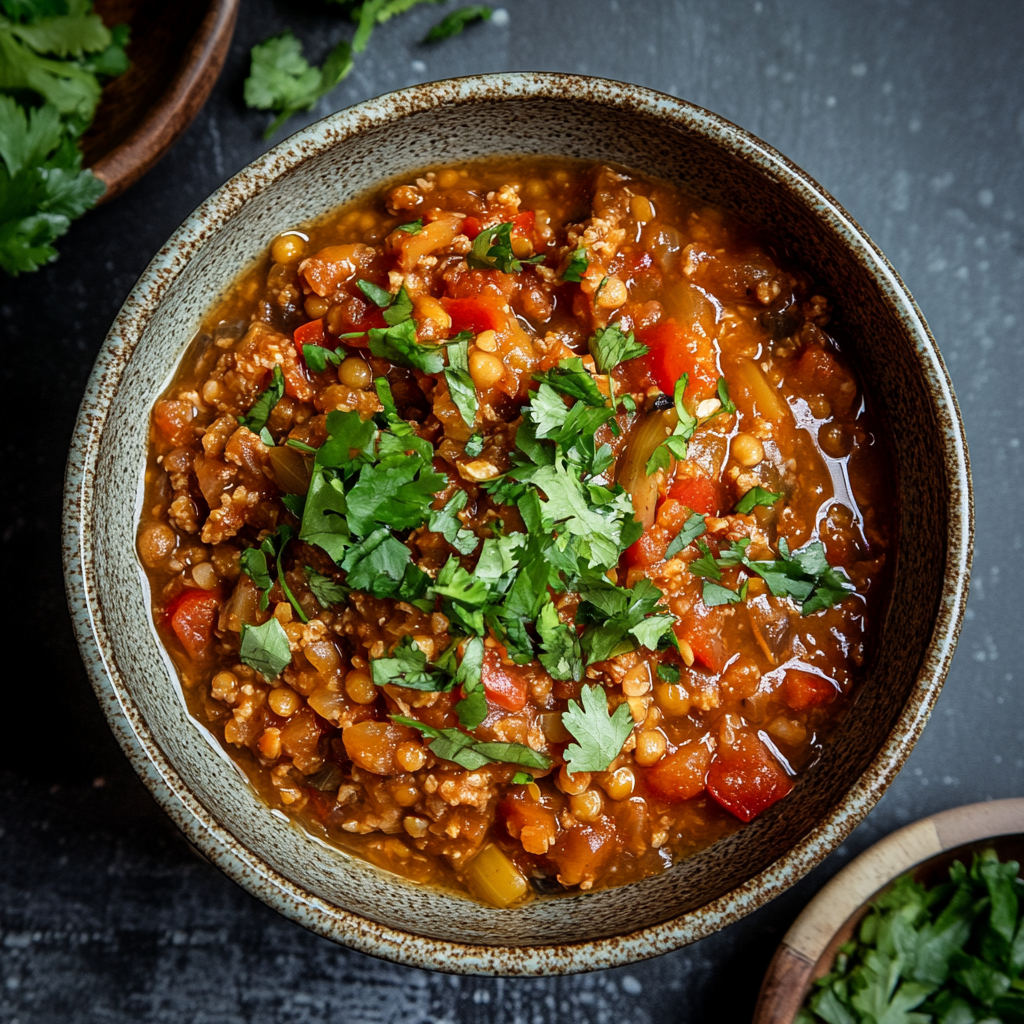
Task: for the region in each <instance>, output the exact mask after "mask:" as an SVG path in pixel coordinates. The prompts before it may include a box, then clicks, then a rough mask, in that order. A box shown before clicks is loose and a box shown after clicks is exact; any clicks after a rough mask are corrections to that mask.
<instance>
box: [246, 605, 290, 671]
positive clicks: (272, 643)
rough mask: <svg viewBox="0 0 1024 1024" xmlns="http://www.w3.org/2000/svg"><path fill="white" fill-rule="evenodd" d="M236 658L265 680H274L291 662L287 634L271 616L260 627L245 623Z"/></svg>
mask: <svg viewBox="0 0 1024 1024" xmlns="http://www.w3.org/2000/svg"><path fill="white" fill-rule="evenodd" d="M238 656H239V657H240V658H241V659H242V661H243V662H245V664H246V665H248V666H249V667H250V668H254V669H256V671H257V672H259V673H260V674H261V675H262V676H263V677H264V678H265V679H266V680H268V681H270V680H271V679H276V678H277V677H278V676H279V675H280V674H281V673H282V672H283V671H284V670H285V669H286V668H287V667H288V666H289V665H290V664H291V661H292V652H291V647H290V646H289V644H288V634H287V633H285V631H284V627H283V626H282V625H281V623H280V622H278V621H277V619H275V618H274V617H273V616H271V617H270V618H269V619H267V621H266V622H264V623H263V625H262V626H253V625H250V624H249V623H248V622H246V623H244V624H243V626H242V644H241V647H240V649H239V653H238Z"/></svg>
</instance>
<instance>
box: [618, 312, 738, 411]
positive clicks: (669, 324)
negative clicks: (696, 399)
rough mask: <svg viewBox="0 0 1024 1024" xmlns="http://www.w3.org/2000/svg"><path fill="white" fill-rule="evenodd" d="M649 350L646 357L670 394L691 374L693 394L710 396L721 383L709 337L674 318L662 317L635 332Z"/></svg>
mask: <svg viewBox="0 0 1024 1024" xmlns="http://www.w3.org/2000/svg"><path fill="white" fill-rule="evenodd" d="M636 339H637V341H641V342H643V343H644V344H645V345H646V346H647V347H648V348H649V349H650V352H648V353H647V355H646V356H644V357H643V360H644V362H645V363H646V364H647V366H648V368H649V369H650V371H651V375H652V376H653V377H654V380H655V381H656V382H657V384H658V387H660V388H661V390H662V391H664V392H665V394H666V395H671V394H672V392H673V391H674V389H675V386H676V381H677V380H679V378H680V377H681V376H682V375H683V374H684V373H688V374H689V375H690V385H689V387H690V392H689V393H691V394H696V395H701V396H706V395H710V394H711V393H712V392H713V391H714V390H715V387H716V386H717V383H718V369H717V367H716V365H715V358H714V352H713V349H712V347H711V344H710V342H709V341H708V339H707V338H699V337H698V336H697V335H696V334H694V333H693V332H691V331H687V330H686V328H685V327H683V326H682V325H681V324H679V323H677V322H676V321H675V320H663V321H662V322H661V323H658V324H655V325H654V326H653V327H646V328H644V329H643V330H639V331H637V332H636Z"/></svg>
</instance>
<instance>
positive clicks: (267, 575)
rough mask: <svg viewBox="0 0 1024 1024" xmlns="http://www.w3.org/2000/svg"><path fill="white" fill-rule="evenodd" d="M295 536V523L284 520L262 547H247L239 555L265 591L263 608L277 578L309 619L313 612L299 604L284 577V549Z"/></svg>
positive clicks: (302, 617)
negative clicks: (271, 565) (290, 524)
mask: <svg viewBox="0 0 1024 1024" xmlns="http://www.w3.org/2000/svg"><path fill="white" fill-rule="evenodd" d="M294 537H295V531H294V530H293V529H292V527H290V526H289V525H288V524H287V523H282V524H281V525H280V526H279V527H278V528H277V530H276V531H275V532H274V533H272V534H270V535H269V536H268V537H266V538H264V540H263V542H262V543H261V544H260V546H259V547H256V548H246V550H245V551H243V552H242V554H241V555H240V556H239V559H238V564H239V567H240V568H241V570H242V572H244V573H245V574H246V575H247V576H249V578H250V579H251V580H252V581H253V583H255V584H256V586H257V587H259V589H260V590H261V591H262V592H263V593H262V594H261V595H260V608H261V609H262V610H264V611H266V609H267V608H268V607H269V606H270V591H271V590H272V589H273V586H274V583H275V582H276V583H277V584H278V585H279V586H280V587H281V590H282V591H283V592H284V596H285V597H286V598H287V599H288V603H289V604H290V605H291V606H292V608H294V609H295V614H296V615H298V617H299V619H300V620H301V621H302V622H309V616H308V615H306V613H305V611H304V610H303V607H302V605H300V604H299V602H298V600H297V599H296V597H295V595H294V594H293V593H292V590H291V587H289V586H288V582H287V580H286V579H285V577H284V565H283V558H284V550H285V548H286V547H287V546H288V542H289V541H291V540H292V539H293V538H294ZM268 559H272V560H273V563H274V565H275V567H276V568H277V573H276V575H273V576H272V575H271V572H270V566H269V564H268V561H267V560H268ZM307 571H308V570H307Z"/></svg>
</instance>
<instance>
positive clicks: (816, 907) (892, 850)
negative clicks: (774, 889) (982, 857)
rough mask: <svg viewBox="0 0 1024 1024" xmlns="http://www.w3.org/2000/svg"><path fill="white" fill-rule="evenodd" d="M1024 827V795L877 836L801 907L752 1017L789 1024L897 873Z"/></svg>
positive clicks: (940, 815)
mask: <svg viewBox="0 0 1024 1024" xmlns="http://www.w3.org/2000/svg"><path fill="white" fill-rule="evenodd" d="M1022 833H1024V798H1022V797H1013V798H1010V799H1007V800H989V801H985V802H984V803H977V804H965V805H963V806H962V807H954V808H953V809H951V810H948V811H941V812H940V813H938V814H933V815H930V816H929V817H927V818H922V819H921V820H920V821H915V822H913V823H912V824H910V825H907V826H905V827H904V828H901V829H898V830H897V831H895V832H892V833H891V834H889V835H887V836H886V837H885V838H884V839H880V840H879V841H878V842H877V843H875V844H874V845H873V846H869V847H868V848H867V849H866V850H865V851H864V852H863V853H861V854H860V855H859V856H858V857H856V858H854V860H852V861H851V862H850V863H849V864H847V865H846V867H845V868H843V870H842V871H840V872H839V873H838V874H837V875H835V877H833V878H832V879H831V880H830V881H829V882H827V883H826V884H825V886H824V887H823V888H822V889H821V890H820V891H819V892H818V894H817V895H816V896H815V897H814V899H812V900H811V902H810V903H808V904H807V906H806V907H805V908H804V910H803V912H802V913H801V914H800V916H799V917H798V918H797V919H796V920H795V921H794V922H793V924H792V926H791V927H790V929H789V931H787V932H786V934H785V935H784V936H783V938H782V942H781V943H780V944H779V948H778V950H776V953H775V956H774V957H773V958H772V962H771V964H769V966H768V971H767V973H766V974H765V978H764V982H763V983H762V985H761V993H760V995H759V997H758V1001H757V1007H756V1009H755V1010H754V1021H753V1024H791V1022H792V1021H793V1019H794V1017H795V1016H796V1014H797V1011H798V1010H799V1008H800V1006H801V1005H802V1004H803V1001H804V998H805V997H806V994H807V990H808V989H809V988H810V986H811V983H812V982H813V981H814V978H815V976H816V974H817V972H816V968H817V966H818V964H819V962H820V960H821V957H822V956H823V955H824V954H825V953H826V951H827V950H828V948H829V945H830V944H831V943H832V940H833V939H834V938H835V936H836V935H837V934H838V933H839V932H840V931H842V930H843V928H844V927H845V926H846V924H847V923H848V922H849V921H850V919H851V918H852V917H853V916H854V915H857V914H859V913H860V911H862V910H863V909H864V908H865V905H866V904H867V903H869V902H870V901H871V900H872V899H873V898H874V897H875V896H876V895H877V894H878V893H879V892H880V891H881V890H882V889H884V888H885V887H886V886H887V885H889V883H890V882H893V881H895V880H896V879H897V878H899V877H900V875H903V874H906V873H907V872H908V871H910V870H911V869H913V868H916V867H920V866H922V865H924V864H925V863H926V862H927V861H929V860H932V859H934V858H937V857H940V856H942V855H943V854H945V853H949V852H950V851H951V850H955V849H957V848H958V847H961V846H964V845H966V844H968V843H976V842H981V841H984V840H986V839H993V840H994V839H997V838H1000V837H1002V836H1010V835H1019V834H1022Z"/></svg>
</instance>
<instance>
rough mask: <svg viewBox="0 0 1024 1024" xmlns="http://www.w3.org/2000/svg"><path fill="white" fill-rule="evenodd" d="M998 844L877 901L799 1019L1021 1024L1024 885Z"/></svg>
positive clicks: (843, 1023)
mask: <svg viewBox="0 0 1024 1024" xmlns="http://www.w3.org/2000/svg"><path fill="white" fill-rule="evenodd" d="M1018 875H1019V865H1018V864H1017V863H1016V862H1015V861H1006V862H1000V860H999V858H998V856H997V855H996V853H995V851H993V850H986V851H984V852H982V853H979V854H976V855H975V856H974V858H973V860H972V863H971V867H970V869H968V868H966V867H964V865H963V864H962V863H961V862H960V861H956V862H955V863H954V864H953V866H952V867H951V868H950V870H949V881H948V882H944V883H942V884H940V885H936V886H934V887H933V888H931V889H928V888H925V886H923V885H921V884H920V883H918V882H915V881H914V880H913V878H911V877H910V876H909V875H905V876H904V877H902V878H900V879H899V880H898V881H897V882H896V883H895V884H894V885H893V886H892V888H891V889H889V891H888V892H886V893H884V894H883V895H882V896H881V897H880V898H879V899H878V900H876V901H875V902H874V903H873V904H872V906H871V909H870V910H869V912H868V915H867V917H865V918H864V920H863V921H862V922H861V924H860V927H859V928H858V929H857V932H856V934H855V936H854V938H852V939H851V940H850V941H849V942H847V943H846V944H845V945H844V946H842V947H841V948H840V950H839V954H838V956H837V957H836V962H835V965H834V967H833V969H832V971H831V972H830V973H829V974H827V975H825V977H823V978H821V979H820V980H819V981H818V982H816V983H815V986H814V992H813V994H812V995H811V996H810V998H809V999H808V1001H807V1003H806V1005H805V1007H804V1008H803V1009H802V1010H801V1011H800V1013H799V1015H798V1017H797V1024H821V1022H825V1024H975V1022H979V1024H980V1022H985V1024H996V1022H1002V1024H1021V1022H1024V978H1022V972H1024V908H1022V900H1024V882H1022V881H1021V879H1020V878H1019V877H1018Z"/></svg>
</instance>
